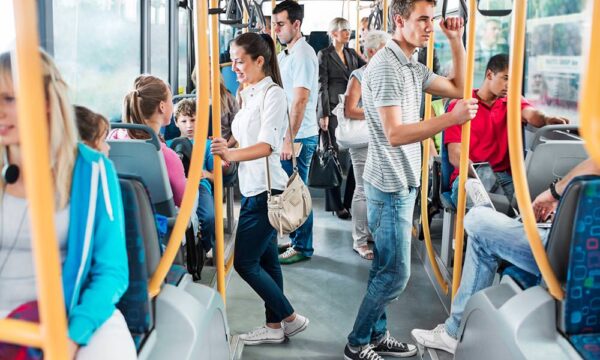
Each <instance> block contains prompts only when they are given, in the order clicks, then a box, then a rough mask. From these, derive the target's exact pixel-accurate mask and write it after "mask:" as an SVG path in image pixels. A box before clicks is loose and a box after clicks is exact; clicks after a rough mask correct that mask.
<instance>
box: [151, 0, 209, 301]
mask: <svg viewBox="0 0 600 360" xmlns="http://www.w3.org/2000/svg"><path fill="white" fill-rule="evenodd" d="M197 4H198V6H197V7H196V19H197V27H196V28H197V31H196V59H197V64H198V71H197V72H196V76H197V79H196V84H198V96H197V97H196V131H195V133H194V148H193V150H192V158H191V160H190V170H189V173H188V179H187V182H186V184H185V191H184V193H183V200H182V201H181V207H180V209H179V214H178V215H177V220H176V221H175V227H174V228H173V231H172V232H171V238H170V239H169V243H168V245H167V248H166V250H165V253H164V254H163V257H162V258H161V259H160V263H159V264H158V267H157V269H156V271H155V272H154V274H153V275H152V279H151V280H150V285H149V290H148V291H149V293H150V296H151V297H155V296H156V295H158V294H159V293H160V287H161V284H162V283H163V282H164V281H165V277H166V276H167V273H168V272H169V269H170V268H171V266H172V264H173V261H174V260H175V256H176V255H177V251H178V250H179V248H180V247H181V242H182V240H183V237H184V234H185V229H186V228H187V225H188V223H189V219H190V217H191V215H192V209H193V206H194V202H195V200H196V197H197V196H198V184H199V183H200V177H201V175H202V169H203V167H204V150H205V148H206V138H207V137H208V107H209V104H208V97H209V91H208V86H209V78H208V77H209V74H210V71H209V65H208V37H207V36H205V34H206V31H207V30H208V29H207V18H208V3H207V2H206V1H199V2H198V3H197ZM217 65H218V64H217Z"/></svg>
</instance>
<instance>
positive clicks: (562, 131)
mask: <svg viewBox="0 0 600 360" xmlns="http://www.w3.org/2000/svg"><path fill="white" fill-rule="evenodd" d="M552 140H578V141H581V137H580V136H579V125H572V124H567V125H546V126H544V127H541V128H539V129H536V131H535V134H534V137H533V140H532V141H531V146H530V147H529V149H530V150H531V151H533V150H535V148H536V147H537V146H538V145H540V144H543V143H546V142H548V141H552Z"/></svg>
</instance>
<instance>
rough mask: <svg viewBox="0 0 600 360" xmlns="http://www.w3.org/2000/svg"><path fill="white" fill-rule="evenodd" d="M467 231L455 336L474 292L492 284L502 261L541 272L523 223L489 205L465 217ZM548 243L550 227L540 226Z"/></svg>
mask: <svg viewBox="0 0 600 360" xmlns="http://www.w3.org/2000/svg"><path fill="white" fill-rule="evenodd" d="M465 231H466V232H467V234H468V236H469V240H468V241H467V253H466V255H465V264H464V266H463V273H462V278H461V281H460V287H459V288H458V292H457V293H456V297H455V298H454V301H453V302H452V310H451V311H450V317H449V318H448V319H447V320H446V331H447V332H448V334H449V335H450V336H452V337H454V338H456V337H457V335H458V328H459V327H460V321H461V319H462V315H463V312H464V311H465V306H466V305H467V302H468V301H469V299H470V298H471V296H472V295H473V294H475V293H476V292H478V291H479V290H483V289H485V288H487V287H489V286H491V285H492V283H493V281H494V276H495V274H496V271H497V270H498V266H499V265H500V262H501V261H502V260H504V261H508V262H510V263H511V264H513V265H515V266H517V267H519V268H521V269H523V270H525V271H527V272H530V273H532V274H534V275H539V273H540V271H539V269H538V267H537V264H536V263H535V260H534V258H533V253H532V252H531V247H530V246H529V242H528V240H527V236H526V235H525V230H524V228H523V224H522V223H520V222H519V221H518V220H515V219H512V218H509V217H508V216H506V215H504V214H501V213H499V212H496V211H494V210H492V209H490V208H488V207H483V206H479V207H475V208H473V209H471V210H470V211H469V212H468V213H467V215H466V216H465ZM538 231H539V232H540V236H541V238H542V241H543V242H544V244H546V241H547V237H548V232H549V231H548V230H546V229H539V230H538Z"/></svg>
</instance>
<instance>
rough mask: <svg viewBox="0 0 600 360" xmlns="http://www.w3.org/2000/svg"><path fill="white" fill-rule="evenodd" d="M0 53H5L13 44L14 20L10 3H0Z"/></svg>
mask: <svg viewBox="0 0 600 360" xmlns="http://www.w3.org/2000/svg"><path fill="white" fill-rule="evenodd" d="M0 14H2V15H1V16H0V53H1V52H4V51H7V50H9V49H10V48H11V46H13V44H14V42H15V18H14V16H13V4H12V1H0Z"/></svg>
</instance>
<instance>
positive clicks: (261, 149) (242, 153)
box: [229, 143, 272, 162]
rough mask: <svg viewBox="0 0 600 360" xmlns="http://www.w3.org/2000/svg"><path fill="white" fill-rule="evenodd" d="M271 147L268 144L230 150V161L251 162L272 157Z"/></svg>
mask: <svg viewBox="0 0 600 360" xmlns="http://www.w3.org/2000/svg"><path fill="white" fill-rule="evenodd" d="M271 152H272V150H271V146H270V145H269V144H266V143H258V144H255V145H252V146H248V147H245V148H239V149H231V150H229V160H230V161H238V162H239V161H250V160H256V159H260V158H264V157H267V156H269V155H271Z"/></svg>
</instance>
